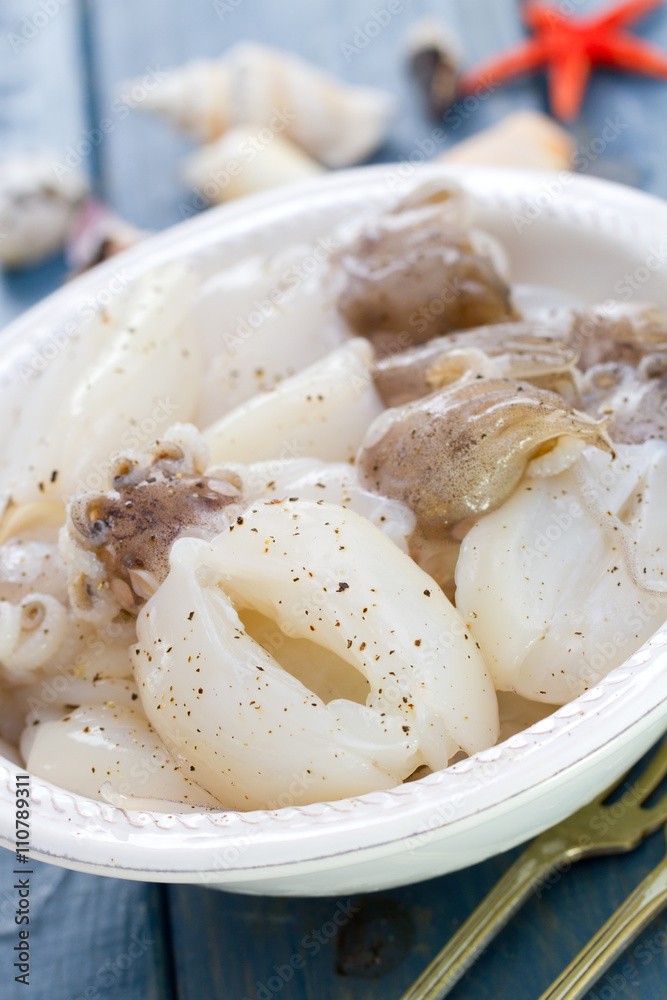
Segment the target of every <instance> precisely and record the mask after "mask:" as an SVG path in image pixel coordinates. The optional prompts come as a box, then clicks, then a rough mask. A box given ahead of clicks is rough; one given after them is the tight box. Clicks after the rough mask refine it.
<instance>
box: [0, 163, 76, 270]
mask: <svg viewBox="0 0 667 1000" xmlns="http://www.w3.org/2000/svg"><path fill="white" fill-rule="evenodd" d="M58 167H60V168H59V169H58ZM87 192H88V181H87V179H86V178H85V177H84V176H83V174H81V173H80V172H79V171H77V170H74V169H70V168H67V167H63V166H62V165H59V164H58V163H57V161H56V159H55V157H51V156H49V155H47V154H46V153H17V154H14V155H12V156H7V157H6V158H5V159H3V160H2V161H0V262H1V263H2V264H4V266H5V267H9V268H19V267H25V266H29V265H30V264H35V263H37V262H38V261H41V260H44V259H45V258H47V257H50V256H51V255H52V254H54V253H56V252H57V251H58V250H59V249H60V248H61V247H62V246H63V244H64V243H65V241H66V239H67V236H68V234H69V232H70V230H71V227H72V224H73V221H74V217H75V213H76V209H77V207H78V206H79V205H80V203H81V202H82V200H83V199H84V197H85V196H86V194H87Z"/></svg>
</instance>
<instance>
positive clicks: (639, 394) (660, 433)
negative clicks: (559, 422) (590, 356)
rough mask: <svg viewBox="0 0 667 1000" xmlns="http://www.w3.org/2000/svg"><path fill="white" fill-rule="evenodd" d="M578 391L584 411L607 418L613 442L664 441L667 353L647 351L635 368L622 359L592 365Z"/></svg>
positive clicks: (666, 431) (665, 437)
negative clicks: (651, 439)
mask: <svg viewBox="0 0 667 1000" xmlns="http://www.w3.org/2000/svg"><path fill="white" fill-rule="evenodd" d="M581 392H582V396H583V402H584V406H585V408H586V410H587V411H588V412H589V413H592V414H595V415H596V416H601V417H606V418H607V419H608V420H609V434H610V435H611V437H612V438H613V440H614V441H618V442H619V443H624V444H641V443H642V442H643V441H648V440H649V439H650V438H661V439H662V440H667V354H647V355H646V356H645V357H644V359H643V360H642V361H641V362H640V364H639V365H638V367H636V368H635V367H633V366H632V365H629V364H625V363H623V362H607V363H602V364H597V365H593V366H592V367H591V368H589V369H588V371H587V372H586V374H585V377H584V379H583V380H582V385H581Z"/></svg>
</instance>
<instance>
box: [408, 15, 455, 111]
mask: <svg viewBox="0 0 667 1000" xmlns="http://www.w3.org/2000/svg"><path fill="white" fill-rule="evenodd" d="M407 48H408V58H409V60H410V69H411V71H412V74H413V76H414V77H415V78H416V79H417V81H418V83H419V85H420V86H421V88H422V90H423V92H424V97H425V99H426V106H427V109H428V112H429V114H430V115H431V117H432V118H436V119H437V118H440V117H441V116H442V114H443V113H444V112H445V111H446V110H447V108H448V107H449V106H450V105H451V104H452V103H453V102H454V98H455V97H456V91H457V87H458V78H459V71H460V68H461V60H462V57H463V53H462V47H461V42H460V41H459V39H458V38H457V37H456V36H455V35H454V34H453V32H452V31H451V30H450V28H449V27H448V26H447V25H445V24H443V22H442V21H439V20H437V19H436V18H432V17H425V18H422V19H421V20H419V21H417V22H416V23H415V24H414V25H413V27H412V29H411V31H410V34H409V36H408V45H407Z"/></svg>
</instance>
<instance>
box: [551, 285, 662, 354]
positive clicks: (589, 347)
mask: <svg viewBox="0 0 667 1000" xmlns="http://www.w3.org/2000/svg"><path fill="white" fill-rule="evenodd" d="M569 343H570V346H571V347H573V348H574V349H575V350H576V351H577V352H578V353H579V367H580V368H582V369H583V370H584V371H586V369H588V368H591V367H592V366H593V365H599V364H605V363H607V362H614V363H623V364H630V365H637V364H638V363H639V362H640V361H641V360H642V358H643V357H645V356H646V355H647V354H655V353H660V354H663V355H664V354H665V353H667V310H665V309H658V308H657V307H655V306H649V305H645V304H642V303H625V302H613V301H610V302H608V303H606V304H605V305H604V306H594V307H593V308H591V309H586V310H584V311H583V312H581V313H578V314H577V315H575V317H574V320H573V322H572V326H571V329H570V334H569Z"/></svg>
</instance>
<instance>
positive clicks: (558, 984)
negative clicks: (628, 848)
mask: <svg viewBox="0 0 667 1000" xmlns="http://www.w3.org/2000/svg"><path fill="white" fill-rule="evenodd" d="M665 834H667V827H666V828H665ZM666 905H667V854H666V855H665V857H664V858H663V859H662V861H661V862H660V864H659V865H656V867H655V868H654V869H653V871H651V872H649V874H648V875H647V876H646V878H645V879H644V881H643V882H641V883H640V884H639V885H638V886H637V888H636V889H635V891H634V892H632V893H631V894H630V895H629V896H628V898H627V899H626V901H625V902H624V903H622V904H621V905H620V906H619V908H618V909H617V910H616V912H615V913H613V914H612V915H611V917H610V918H609V920H608V921H607V922H606V924H604V925H603V926H602V927H601V928H600V930H599V931H598V932H597V934H596V935H595V936H594V937H592V938H591V940H590V941H589V942H588V944H587V945H586V947H585V948H582V950H581V951H580V952H579V954H578V955H577V956H576V958H574V959H573V960H572V961H571V962H570V964H569V965H568V967H567V968H566V969H565V970H564V971H563V972H562V973H561V974H560V976H559V977H558V978H557V979H556V980H554V982H553V983H552V984H551V986H550V987H549V989H548V990H545V992H544V993H543V994H542V996H541V997H540V1000H579V998H580V997H583V996H584V994H585V993H587V992H588V989H589V988H590V987H591V986H592V985H593V983H595V982H596V981H597V980H598V979H599V978H600V976H601V975H602V974H603V972H606V971H607V969H608V968H609V966H610V965H611V963H612V962H613V961H614V959H615V958H618V956H619V955H620V954H621V952H623V951H625V949H626V948H627V947H628V945H629V944H630V943H631V942H632V941H634V939H635V938H636V937H637V935H638V934H639V933H640V931H642V930H643V929H644V928H645V927H646V926H648V924H649V923H650V922H651V920H652V919H653V917H655V916H657V914H658V913H659V912H660V910H662V909H663V907H664V906H666Z"/></svg>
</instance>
